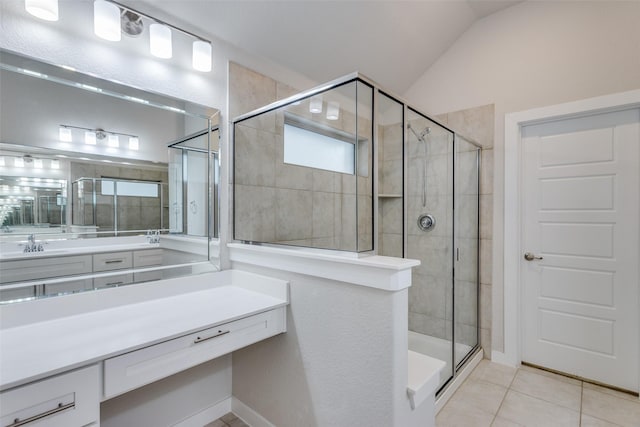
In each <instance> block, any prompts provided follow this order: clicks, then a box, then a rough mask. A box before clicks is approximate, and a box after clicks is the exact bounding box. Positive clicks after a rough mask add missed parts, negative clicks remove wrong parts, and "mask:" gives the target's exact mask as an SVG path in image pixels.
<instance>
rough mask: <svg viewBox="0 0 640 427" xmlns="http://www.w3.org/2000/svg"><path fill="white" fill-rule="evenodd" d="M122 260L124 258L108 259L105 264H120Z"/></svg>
mask: <svg viewBox="0 0 640 427" xmlns="http://www.w3.org/2000/svg"><path fill="white" fill-rule="evenodd" d="M121 262H124V260H123V259H108V260H106V261H105V262H104V263H105V264H118V263H121Z"/></svg>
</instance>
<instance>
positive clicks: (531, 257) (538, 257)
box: [524, 252, 543, 261]
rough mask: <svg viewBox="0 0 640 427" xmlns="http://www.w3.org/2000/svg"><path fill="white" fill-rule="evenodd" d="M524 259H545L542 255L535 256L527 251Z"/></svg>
mask: <svg viewBox="0 0 640 427" xmlns="http://www.w3.org/2000/svg"><path fill="white" fill-rule="evenodd" d="M524 259H526V260H527V261H533V260H536V259H543V258H542V257H541V256H535V255H534V254H532V253H531V252H527V253H525V254H524Z"/></svg>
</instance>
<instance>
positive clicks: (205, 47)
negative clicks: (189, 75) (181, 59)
mask: <svg viewBox="0 0 640 427" xmlns="http://www.w3.org/2000/svg"><path fill="white" fill-rule="evenodd" d="M193 68H194V69H196V70H198V71H203V72H209V71H211V43H209V42H205V41H203V40H196V41H194V42H193Z"/></svg>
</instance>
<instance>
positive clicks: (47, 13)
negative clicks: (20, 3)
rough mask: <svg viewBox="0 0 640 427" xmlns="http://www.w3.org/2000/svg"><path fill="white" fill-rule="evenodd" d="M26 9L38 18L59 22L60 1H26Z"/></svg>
mask: <svg viewBox="0 0 640 427" xmlns="http://www.w3.org/2000/svg"><path fill="white" fill-rule="evenodd" d="M24 8H25V9H26V10H27V12H29V13H30V14H32V15H33V16H35V17H36V18H40V19H44V20H45V21H57V20H58V0H25V1H24Z"/></svg>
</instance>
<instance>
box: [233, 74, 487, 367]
mask: <svg viewBox="0 0 640 427" xmlns="http://www.w3.org/2000/svg"><path fill="white" fill-rule="evenodd" d="M298 92H299V90H298V89H296V88H292V87H290V86H288V85H286V84H284V83H281V82H278V81H276V80H274V79H272V78H270V77H267V76H265V75H262V74H260V73H257V72H255V71H253V70H250V69H248V68H246V67H243V66H241V65H239V64H236V63H233V62H231V63H230V64H229V109H230V117H237V116H239V115H241V114H244V113H247V112H249V111H252V110H254V109H257V108H260V107H262V106H264V105H267V104H270V103H272V102H275V101H277V100H280V99H284V98H287V97H289V96H292V95H295V94H296V93H298ZM435 119H436V120H437V121H438V122H440V123H442V124H444V125H445V126H447V127H449V128H450V129H452V130H454V131H456V132H459V133H461V134H462V135H471V136H473V137H474V140H475V141H477V142H478V143H480V145H481V146H482V148H483V149H482V154H481V165H482V167H481V173H480V303H479V307H480V315H479V324H480V345H481V346H482V347H483V348H484V349H485V353H484V354H485V357H490V356H491V348H492V347H491V336H492V330H491V322H492V312H491V298H492V295H491V294H492V286H491V284H492V264H491V263H492V248H493V241H492V237H493V170H494V166H493V157H494V156H493V145H494V105H493V104H490V105H484V106H480V107H476V108H470V109H466V110H461V111H455V112H450V113H445V114H442V115H439V116H437V117H435ZM402 131H403V129H402V127H401V126H397V127H396V128H395V129H394V128H393V126H386V127H385V128H384V129H383V132H384V134H383V135H384V136H383V138H385V140H386V139H387V137H388V138H389V139H395V140H396V141H400V139H397V138H395V137H394V136H393V135H394V133H395V134H398V133H401V132H402ZM389 147H390V148H389V150H388V151H384V150H383V151H382V152H380V153H379V155H380V158H379V159H378V160H379V162H382V163H383V164H385V163H384V162H389V163H388V164H386V165H389V166H392V165H394V164H397V158H395V159H394V157H393V156H394V155H395V156H397V154H394V153H398V152H399V151H398V149H397V147H396V149H395V150H394V149H393V146H389ZM379 166H380V165H379ZM385 169H387V170H388V171H389V172H388V173H390V174H397V173H398V172H397V171H394V170H393V168H387V167H385ZM385 173H387V172H381V175H380V176H381V177H383V178H384V177H385V176H387V175H384V174H385ZM314 178H317V180H318V182H319V181H321V179H322V177H318V176H315V177H314ZM314 181H315V179H314ZM383 181H387V182H397V181H396V180H393V179H388V180H384V179H383ZM327 182H328V180H327ZM230 185H232V183H231V184H230ZM384 185H385V184H384V182H382V187H381V190H380V192H383V193H392V191H394V189H393V187H391V188H387V187H384ZM316 188H318V187H316ZM322 188H329V187H328V186H327V187H322ZM229 194H233V189H232V188H230V191H229ZM274 197H275V196H274ZM266 206H269V204H268V203H266ZM379 209H383V212H382V214H383V215H382V216H381V217H380V221H381V222H380V224H379V227H380V229H379V231H380V230H382V233H381V236H380V240H379V242H380V243H381V247H382V252H380V253H381V254H383V255H384V254H389V255H391V254H396V253H398V251H400V250H401V248H402V231H401V230H399V229H398V224H401V222H399V221H397V220H396V219H394V218H393V216H396V217H397V216H401V215H402V200H401V199H397V200H394V201H392V202H391V203H390V201H385V202H383V203H381V204H380V208H379ZM385 218H387V219H388V220H385ZM258 220H259V219H258ZM232 225H233V224H232V223H231V222H230V224H229V227H230V229H231V226H232ZM414 283H415V282H414ZM414 287H415V286H414ZM414 287H412V288H414ZM445 310H446V307H445ZM434 319H435V318H434ZM438 322H439V321H438V320H435V323H438ZM441 322H444V318H443V319H442V321H441ZM498 332H499V331H498Z"/></svg>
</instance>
